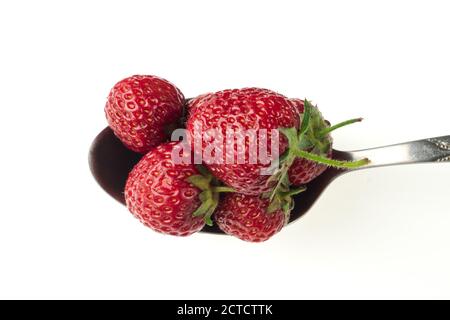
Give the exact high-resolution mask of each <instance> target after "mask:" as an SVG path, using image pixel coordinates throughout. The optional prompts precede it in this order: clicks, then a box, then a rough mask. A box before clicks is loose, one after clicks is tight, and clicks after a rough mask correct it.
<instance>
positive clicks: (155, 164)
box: [125, 142, 205, 236]
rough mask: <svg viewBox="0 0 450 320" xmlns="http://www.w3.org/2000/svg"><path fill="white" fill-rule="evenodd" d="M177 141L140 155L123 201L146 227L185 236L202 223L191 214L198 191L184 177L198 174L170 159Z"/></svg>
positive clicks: (189, 167) (202, 223) (196, 201)
mask: <svg viewBox="0 0 450 320" xmlns="http://www.w3.org/2000/svg"><path fill="white" fill-rule="evenodd" d="M177 144H178V142H169V143H165V144H162V145H159V146H158V147H156V148H154V149H153V150H152V151H150V152H149V153H148V154H146V155H145V156H144V157H143V158H142V160H141V161H140V162H139V163H138V164H137V165H136V166H135V167H134V169H133V170H132V171H131V173H130V175H129V177H128V180H127V184H126V187H125V200H126V204H127V207H128V209H129V210H130V211H131V213H132V214H133V215H134V216H135V217H136V218H138V219H139V220H140V221H141V222H142V223H143V224H145V225H146V226H148V227H150V228H152V229H153V230H156V231H158V232H162V233H166V234H171V235H177V236H187V235H190V234H192V233H194V232H197V231H199V230H200V229H202V228H203V226H204V224H205V222H204V221H203V218H202V217H193V216H192V214H193V212H194V211H195V210H196V209H197V208H198V207H199V206H200V204H201V201H200V199H199V197H198V195H199V193H200V190H199V189H197V188H196V187H194V186H193V185H192V184H190V183H189V182H187V180H186V179H187V178H188V177H190V176H192V175H194V174H195V175H196V174H198V171H197V169H196V167H195V166H194V165H193V164H174V163H173V162H172V160H171V153H172V150H173V148H174V146H176V145H177Z"/></svg>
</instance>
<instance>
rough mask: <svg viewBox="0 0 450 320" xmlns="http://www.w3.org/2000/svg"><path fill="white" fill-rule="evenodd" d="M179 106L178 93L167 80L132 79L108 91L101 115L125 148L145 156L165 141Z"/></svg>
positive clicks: (178, 113)
mask: <svg viewBox="0 0 450 320" xmlns="http://www.w3.org/2000/svg"><path fill="white" fill-rule="evenodd" d="M183 103H184V97H183V94H182V93H181V91H180V90H179V89H178V88H177V87H175V86H174V85H173V84H171V83H170V82H168V81H167V80H164V79H162V78H158V77H155V76H139V75H136V76H132V77H129V78H126V79H124V80H122V81H120V82H118V83H117V84H116V85H115V86H114V87H113V88H112V90H111V92H110V93H109V96H108V101H107V103H106V106H105V113H106V118H107V120H108V124H109V126H110V127H111V129H112V130H113V131H114V134H115V135H116V136H117V137H118V138H119V139H120V140H121V141H122V143H123V144H124V145H125V146H127V147H128V148H129V149H131V150H133V151H135V152H139V153H146V152H147V151H149V150H151V149H152V148H153V147H155V146H157V145H158V144H160V143H162V142H164V141H167V139H168V132H167V128H168V127H170V125H171V124H175V123H177V121H178V120H179V119H180V118H181V116H182V113H183Z"/></svg>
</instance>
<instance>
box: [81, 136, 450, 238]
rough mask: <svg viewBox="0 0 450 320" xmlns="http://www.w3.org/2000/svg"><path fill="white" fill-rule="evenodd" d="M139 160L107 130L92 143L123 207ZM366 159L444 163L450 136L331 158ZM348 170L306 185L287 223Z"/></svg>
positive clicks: (96, 162)
mask: <svg viewBox="0 0 450 320" xmlns="http://www.w3.org/2000/svg"><path fill="white" fill-rule="evenodd" d="M141 157H142V155H141V154H137V153H135V152H133V151H130V150H128V149H127V148H125V146H124V145H123V144H122V143H121V142H120V140H119V139H117V138H116V136H115V135H114V133H113V132H112V130H111V129H110V128H106V129H104V130H103V131H102V132H100V134H99V135H98V136H97V137H96V138H95V140H94V142H93V143H92V146H91V149H90V152H89V166H90V168H91V172H92V175H93V176H94V178H95V179H96V180H97V182H98V184H99V185H100V186H101V187H102V188H103V189H104V190H105V191H106V192H107V193H108V194H109V195H110V196H112V197H113V198H114V199H116V200H117V201H119V202H120V203H122V204H123V205H125V197H124V194H123V190H124V189H125V183H126V180H127V177H128V173H129V172H130V171H131V169H132V168H133V167H134V165H135V164H136V163H138V161H139V160H140V159H141ZM366 157H367V158H369V159H370V160H371V163H370V164H369V165H368V166H365V167H363V168H361V169H365V168H373V167H380V166H388V165H399V164H410V163H425V162H446V161H450V136H445V137H438V138H431V139H424V140H419V141H413V142H406V143H402V144H396V145H391V146H386V147H379V148H372V149H367V150H359V151H352V152H350V151H348V152H343V151H338V150H333V159H337V160H349V161H350V160H357V159H361V158H366ZM361 169H357V170H361ZM349 171H354V170H339V169H334V168H328V169H327V170H326V171H325V172H324V173H323V174H322V175H320V176H319V177H318V178H316V179H315V180H313V181H311V182H310V183H308V185H307V189H306V191H304V192H302V193H301V194H299V195H297V196H295V197H294V201H295V207H294V209H293V210H292V212H291V217H290V221H289V223H291V222H293V221H295V220H297V219H298V218H300V217H301V216H302V215H304V214H305V213H306V212H307V211H308V210H309V209H310V208H311V207H312V206H313V204H314V203H315V202H316V200H317V199H318V198H319V197H320V195H321V194H322V192H323V191H324V190H325V189H326V188H327V186H328V185H329V184H330V183H331V182H332V181H333V180H334V179H335V178H337V177H338V176H340V175H342V174H344V173H346V172H349ZM202 232H209V233H223V232H222V231H221V230H219V228H217V227H216V226H212V227H209V226H205V227H204V228H203V230H202Z"/></svg>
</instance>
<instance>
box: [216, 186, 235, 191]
mask: <svg viewBox="0 0 450 320" xmlns="http://www.w3.org/2000/svg"><path fill="white" fill-rule="evenodd" d="M212 192H236V191H235V190H234V189H233V188H230V187H225V186H218V187H212Z"/></svg>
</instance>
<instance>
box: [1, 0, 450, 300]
mask: <svg viewBox="0 0 450 320" xmlns="http://www.w3.org/2000/svg"><path fill="white" fill-rule="evenodd" d="M449 14H450V6H449V5H448V3H447V2H446V1H429V0H427V1H310V2H301V1H272V2H267V1H261V0H259V1H234V0H228V1H222V2H219V1H158V2H152V1H104V2H101V1H95V2H94V1H72V2H63V1H14V2H12V1H7V2H6V1H2V2H1V4H0V57H1V59H0V96H1V99H0V110H1V111H0V119H1V124H0V137H1V142H2V149H1V158H0V163H1V176H0V182H1V183H0V194H1V200H2V201H1V204H0V298H160V299H165V298H181V299H184V298H192V299H195V298H213V299H214V298H450V274H449V272H448V270H450V250H449V247H450V232H449V230H450V207H449V202H448V199H449V198H448V197H449V191H450V188H449V181H450V180H449V177H450V165H449V164H431V165H414V166H406V167H395V168H384V169H373V170H367V171H361V172H357V173H353V174H350V175H347V176H344V177H342V178H339V179H338V180H337V181H336V182H335V183H333V184H332V185H331V186H330V188H329V189H328V190H327V191H326V193H325V194H324V195H323V197H322V198H321V199H320V201H319V202H318V203H317V204H316V206H314V208H313V209H312V210H311V211H310V212H309V213H308V214H307V215H306V216H305V217H304V218H303V219H301V220H300V221H298V222H296V223H295V224H293V225H290V226H289V227H287V228H286V229H285V230H284V231H283V232H281V233H280V234H279V235H277V236H276V237H274V238H273V239H272V240H270V241H268V242H266V243H263V244H248V243H244V242H241V241H239V240H237V239H233V238H230V237H225V236H213V235H206V234H197V235H194V236H192V237H189V238H173V237H169V236H163V235H160V234H157V233H155V232H153V231H151V230H150V229H147V228H145V227H143V226H142V225H140V224H139V222H138V221H137V220H135V219H134V218H132V216H131V214H129V213H128V212H127V210H126V209H125V208H124V207H122V206H121V205H119V204H118V203H116V202H115V201H114V200H113V199H111V198H110V197H109V196H108V195H107V194H105V193H104V192H103V191H102V190H101V189H100V187H98V186H97V184H96V183H95V181H94V180H93V178H92V177H91V175H90V172H89V168H88V163H87V155H88V149H89V145H90V142H91V141H92V139H93V138H94V137H95V135H96V134H97V133H98V132H99V131H100V130H101V129H103V127H104V126H105V125H106V121H105V119H104V114H103V106H104V103H105V98H106V96H107V94H108V92H109V89H110V88H111V87H112V85H113V84H114V83H115V82H116V81H118V80H120V79H121V78H123V77H126V76H128V75H132V74H138V73H140V74H156V75H159V76H162V77H165V78H167V79H169V80H170V81H172V82H174V83H175V84H176V85H177V86H178V87H179V88H181V90H182V91H183V92H184V94H185V95H186V96H187V97H191V96H195V95H197V94H200V93H204V92H207V91H213V90H220V89H225V88H234V87H243V86H260V87H267V88H271V89H273V90H276V91H279V92H281V93H283V94H285V95H288V96H291V97H300V98H302V97H307V98H309V99H312V100H313V101H314V102H315V103H318V104H319V107H320V108H321V110H322V112H323V113H324V114H325V116H326V117H327V118H328V119H329V120H331V121H332V122H336V121H340V120H344V119H348V118H351V117H354V116H363V117H364V118H365V119H366V120H365V122H363V123H362V124H357V125H354V126H352V127H351V128H345V129H342V130H341V131H339V132H336V134H335V135H334V137H335V142H336V143H335V147H336V148H338V149H343V150H346V149H347V150H351V149H358V148H365V147H374V146H378V145H385V144H390V143H396V142H403V141H408V140H414V139H421V138H428V137H433V136H439V135H448V134H450V128H449V122H450V112H449V109H450V94H449V84H450V59H449V57H450V43H449V30H450V19H449Z"/></svg>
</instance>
